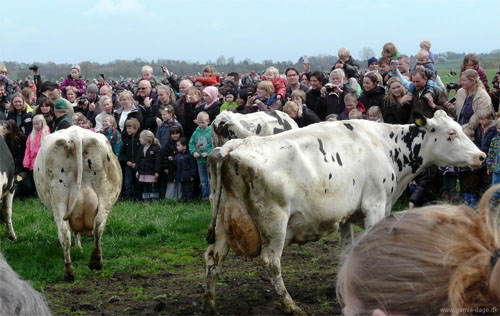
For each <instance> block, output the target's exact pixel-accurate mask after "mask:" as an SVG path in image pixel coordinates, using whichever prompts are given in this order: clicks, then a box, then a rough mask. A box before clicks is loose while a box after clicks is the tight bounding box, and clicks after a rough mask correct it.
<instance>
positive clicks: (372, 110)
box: [366, 105, 384, 122]
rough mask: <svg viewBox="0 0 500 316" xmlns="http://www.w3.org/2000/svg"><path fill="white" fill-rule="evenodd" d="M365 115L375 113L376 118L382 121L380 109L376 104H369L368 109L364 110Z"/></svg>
mask: <svg viewBox="0 0 500 316" xmlns="http://www.w3.org/2000/svg"><path fill="white" fill-rule="evenodd" d="M366 115H367V116H368V115H377V116H378V118H379V119H380V122H384V118H383V116H382V110H381V109H380V107H379V106H378V105H374V106H370V108H369V109H368V111H367V112H366Z"/></svg>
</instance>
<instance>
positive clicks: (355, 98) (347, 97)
mask: <svg viewBox="0 0 500 316" xmlns="http://www.w3.org/2000/svg"><path fill="white" fill-rule="evenodd" d="M348 101H358V96H357V95H356V93H347V94H346V95H345V96H344V103H347V102H348Z"/></svg>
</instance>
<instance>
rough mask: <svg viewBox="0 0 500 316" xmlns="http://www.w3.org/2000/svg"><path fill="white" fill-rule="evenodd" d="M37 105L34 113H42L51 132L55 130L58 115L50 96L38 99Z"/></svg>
mask: <svg viewBox="0 0 500 316" xmlns="http://www.w3.org/2000/svg"><path fill="white" fill-rule="evenodd" d="M37 103H38V105H37V107H36V108H35V111H34V115H38V114H42V115H43V118H44V119H45V122H46V123H47V126H48V127H49V129H50V132H51V133H52V132H54V127H55V126H54V121H55V119H56V116H55V114H54V104H53V103H52V101H50V99H49V98H46V97H44V96H41V97H39V98H38V100H37Z"/></svg>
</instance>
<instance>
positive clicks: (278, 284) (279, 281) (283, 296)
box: [260, 210, 306, 315]
mask: <svg viewBox="0 0 500 316" xmlns="http://www.w3.org/2000/svg"><path fill="white" fill-rule="evenodd" d="M269 213H270V214H271V212H269ZM272 213H273V214H272V215H275V216H269V217H266V221H264V220H263V221H260V224H261V225H262V224H263V226H260V227H262V234H261V237H262V251H261V255H260V264H261V265H262V266H263V267H264V269H265V271H266V272H267V274H268V276H269V281H271V284H272V285H273V286H274V289H275V290H276V293H278V296H279V297H280V302H281V306H282V307H283V310H284V312H285V313H286V314H294V315H305V314H306V313H304V311H302V309H300V307H298V306H297V305H296V304H295V302H294V301H293V299H292V297H291V296H290V294H289V293H288V291H287V289H286V287H285V283H284V282H283V277H282V275H281V254H282V253H283V247H284V246H285V237H286V225H287V223H288V218H287V216H286V213H284V212H283V213H282V212H280V210H278V211H276V212H272ZM278 223H281V224H279V225H278Z"/></svg>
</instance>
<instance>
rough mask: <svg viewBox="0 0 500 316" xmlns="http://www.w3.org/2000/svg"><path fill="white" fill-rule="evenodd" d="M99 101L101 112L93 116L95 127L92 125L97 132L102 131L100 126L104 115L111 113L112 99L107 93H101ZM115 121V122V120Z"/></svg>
mask: <svg viewBox="0 0 500 316" xmlns="http://www.w3.org/2000/svg"><path fill="white" fill-rule="evenodd" d="M99 102H100V103H101V110H102V112H101V113H99V114H97V116H96V117H95V127H94V130H95V131H96V132H97V133H100V132H102V131H103V127H102V119H103V118H104V117H105V116H106V115H113V112H114V110H113V100H111V98H110V97H109V96H107V95H103V96H102V97H101V99H100V100H99ZM115 123H116V122H115Z"/></svg>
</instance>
